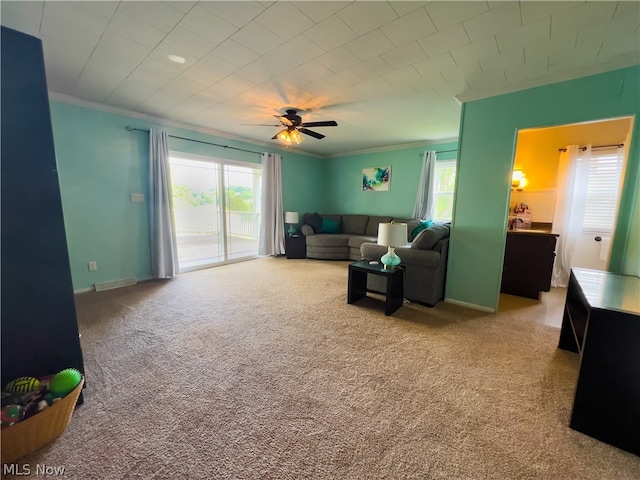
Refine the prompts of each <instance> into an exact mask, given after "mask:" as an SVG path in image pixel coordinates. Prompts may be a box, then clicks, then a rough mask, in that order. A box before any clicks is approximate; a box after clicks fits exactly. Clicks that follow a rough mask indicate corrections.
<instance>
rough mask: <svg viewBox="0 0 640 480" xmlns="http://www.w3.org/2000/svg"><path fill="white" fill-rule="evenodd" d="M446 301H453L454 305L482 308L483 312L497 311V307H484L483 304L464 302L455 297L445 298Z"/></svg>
mask: <svg viewBox="0 0 640 480" xmlns="http://www.w3.org/2000/svg"><path fill="white" fill-rule="evenodd" d="M444 301H445V303H451V304H453V305H460V306H461V307H467V308H472V309H474V310H480V311H482V312H488V313H496V309H495V308H489V307H483V306H482V305H476V304H475V303H469V302H463V301H461V300H456V299H454V298H445V299H444Z"/></svg>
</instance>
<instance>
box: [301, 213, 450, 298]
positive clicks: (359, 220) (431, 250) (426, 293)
mask: <svg viewBox="0 0 640 480" xmlns="http://www.w3.org/2000/svg"><path fill="white" fill-rule="evenodd" d="M318 217H320V222H321V223H320V224H318V221H319V220H318ZM324 219H328V220H327V221H325V223H329V224H330V225H328V226H326V227H325V228H324V229H323V227H322V220H324ZM391 221H395V222H404V223H407V234H408V238H407V245H406V246H401V247H396V253H397V254H398V256H399V257H400V259H401V262H402V263H401V265H402V266H403V267H404V271H405V282H404V285H405V287H404V297H405V298H407V299H408V300H411V301H414V302H419V303H423V304H425V305H428V306H434V305H435V304H436V303H438V301H440V300H441V299H442V297H443V296H444V285H445V279H446V268H447V256H448V252H449V224H436V225H433V226H431V227H429V228H427V229H425V230H424V231H422V232H420V233H419V234H418V235H416V238H413V235H412V233H413V231H414V230H415V228H416V227H417V226H418V225H419V224H420V220H416V219H404V218H394V217H383V216H370V215H352V214H345V215H337V214H334V215H319V214H314V213H306V214H304V216H303V218H302V223H303V225H302V228H301V232H302V233H303V234H304V235H305V242H306V246H307V258H315V259H320V260H353V261H356V262H357V261H360V260H363V259H364V260H375V261H380V257H382V255H384V254H385V253H386V252H387V247H385V246H383V245H378V244H377V243H376V242H377V241H378V225H379V224H380V223H387V222H391ZM323 230H325V231H323ZM329 232H335V233H329ZM367 288H368V289H369V290H372V291H374V292H380V293H384V292H386V283H385V279H384V278H383V277H380V276H378V275H369V276H368V279H367Z"/></svg>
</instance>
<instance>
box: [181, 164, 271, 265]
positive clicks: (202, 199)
mask: <svg viewBox="0 0 640 480" xmlns="http://www.w3.org/2000/svg"><path fill="white" fill-rule="evenodd" d="M169 160H170V165H171V185H172V191H173V212H174V219H175V230H176V238H177V243H178V262H179V264H180V271H181V272H185V271H189V270H195V269H199V268H206V267H210V266H213V265H216V264H221V263H226V262H230V261H237V260H240V259H246V258H253V257H255V256H257V255H258V235H259V232H260V213H259V212H260V184H261V177H260V173H261V170H260V165H259V164H252V163H238V162H227V161H225V160H222V159H217V158H212V157H202V156H196V155H187V154H182V153H176V152H171V153H170V158H169Z"/></svg>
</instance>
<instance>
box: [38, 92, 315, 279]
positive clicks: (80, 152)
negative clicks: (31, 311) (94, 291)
mask: <svg viewBox="0 0 640 480" xmlns="http://www.w3.org/2000/svg"><path fill="white" fill-rule="evenodd" d="M50 104H51V117H52V125H53V133H54V142H55V150H56V161H57V164H58V170H59V178H60V189H61V195H62V205H63V211H64V218H65V228H66V233H67V242H68V247H69V257H70V258H69V261H70V263H71V274H72V277H73V287H74V289H75V290H83V289H87V288H91V287H92V286H93V284H94V283H96V282H104V281H111V280H119V279H123V278H128V277H136V278H137V279H147V278H150V276H151V264H150V251H149V215H148V204H147V203H146V201H145V203H131V202H130V194H131V193H143V194H144V195H145V200H148V196H149V168H148V163H149V160H148V157H149V153H148V152H149V135H148V134H147V133H146V132H139V131H133V132H129V131H127V130H125V126H127V125H131V126H134V127H138V128H143V129H148V128H150V127H157V128H163V129H165V130H167V132H168V133H169V134H170V135H177V136H183V137H186V138H192V139H195V140H203V141H208V142H213V143H220V144H223V145H229V146H234V147H238V148H244V149H248V150H254V151H257V152H261V151H267V150H268V151H277V150H275V149H268V148H266V147H264V146H256V145H251V144H248V143H242V142H237V141H233V140H228V139H224V138H218V137H215V136H212V135H207V134H204V133H201V132H196V131H190V130H184V129H179V128H174V127H168V126H163V125H161V124H159V123H154V122H150V121H147V120H140V119H136V118H131V117H128V116H125V115H117V114H113V113H108V112H104V111H101V110H95V109H91V108H86V107H82V106H78V105H72V104H68V103H65V102H60V101H51V102H50ZM169 148H170V149H171V150H176V151H182V152H187V153H194V154H201V155H210V156H215V157H219V158H226V159H230V160H239V161H245V162H254V163H260V156H259V155H256V154H252V153H246V152H240V151H237V150H231V149H224V148H221V147H215V146H211V145H205V144H200V143H195V142H189V141H185V140H179V139H173V138H170V139H169ZM282 156H283V158H282V184H283V187H282V188H283V194H282V196H283V206H284V209H285V210H298V211H300V212H301V213H302V212H304V211H315V210H319V211H321V210H323V209H325V203H324V202H325V194H326V189H325V188H324V186H323V184H324V183H325V182H323V181H318V179H319V178H323V176H324V175H325V172H326V168H325V163H324V160H322V159H319V158H315V157H311V156H306V155H300V154H296V153H293V152H283V153H282ZM89 261H96V262H97V263H98V270H97V271H93V272H90V271H89V270H88V268H87V262H89Z"/></svg>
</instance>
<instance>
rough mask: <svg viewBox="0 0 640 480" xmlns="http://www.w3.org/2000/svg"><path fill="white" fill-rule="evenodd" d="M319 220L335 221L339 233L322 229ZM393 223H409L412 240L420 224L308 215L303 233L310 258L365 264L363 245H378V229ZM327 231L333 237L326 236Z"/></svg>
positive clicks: (369, 216)
mask: <svg viewBox="0 0 640 480" xmlns="http://www.w3.org/2000/svg"><path fill="white" fill-rule="evenodd" d="M314 216H315V218H314ZM317 217H321V218H322V219H328V220H330V221H332V225H333V226H334V227H335V224H337V230H336V229H331V228H328V229H326V228H325V229H323V228H322V226H321V225H318V224H317V221H318V220H317ZM314 220H315V221H314ZM391 221H395V222H405V223H407V224H408V228H407V230H408V234H409V237H411V232H412V231H413V230H414V228H415V227H417V226H418V225H419V224H420V220H412V219H404V218H403V219H400V218H394V217H381V216H373V215H355V214H345V215H337V214H333V215H324V214H323V215H319V214H316V213H305V214H304V216H303V217H302V228H301V232H302V233H303V234H304V235H305V242H306V245H307V258H316V259H319V260H354V261H359V260H362V256H361V252H360V247H361V245H362V244H363V243H367V242H370V243H375V242H377V241H378V225H379V224H380V223H388V222H391ZM327 230H328V231H331V232H332V233H325V231H327ZM409 241H411V238H408V239H407V242H409Z"/></svg>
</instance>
